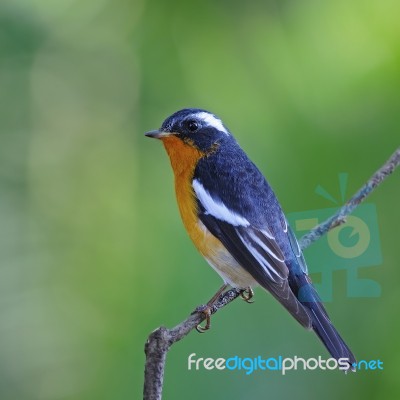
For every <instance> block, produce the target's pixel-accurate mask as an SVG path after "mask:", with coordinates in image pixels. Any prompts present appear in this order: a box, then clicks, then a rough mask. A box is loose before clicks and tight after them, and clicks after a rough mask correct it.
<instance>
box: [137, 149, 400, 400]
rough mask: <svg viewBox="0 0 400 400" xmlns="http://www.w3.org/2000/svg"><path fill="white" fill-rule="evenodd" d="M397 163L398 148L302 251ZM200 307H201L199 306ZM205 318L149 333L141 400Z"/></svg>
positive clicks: (231, 296)
mask: <svg viewBox="0 0 400 400" xmlns="http://www.w3.org/2000/svg"><path fill="white" fill-rule="evenodd" d="M399 164H400V148H398V149H397V150H396V151H395V153H394V154H393V155H392V156H391V157H390V159H389V160H388V161H387V162H386V163H385V164H384V165H383V166H382V167H381V168H380V169H379V170H378V171H376V172H375V173H374V175H372V177H371V178H370V179H369V180H368V182H367V183H366V184H365V185H364V186H363V187H362V188H361V189H360V190H359V191H358V192H357V193H356V194H355V195H354V196H353V197H352V198H351V199H350V200H349V201H348V202H347V203H346V204H345V205H344V206H343V207H342V208H340V209H339V210H338V211H337V213H335V214H334V215H333V216H332V217H330V218H328V219H327V220H326V221H324V222H323V223H321V224H320V225H318V226H316V227H315V228H313V229H312V230H311V231H310V232H309V233H307V234H306V235H304V236H303V237H302V238H301V239H300V240H299V244H300V247H301V249H302V250H304V249H305V248H307V247H308V246H310V244H312V243H313V242H315V241H316V240H318V239H319V238H320V237H321V236H323V235H325V234H326V233H327V232H329V231H330V230H331V229H333V228H335V227H337V226H339V225H341V224H343V223H345V222H346V216H348V215H349V214H350V213H352V212H353V211H354V209H355V208H356V207H357V206H358V205H359V204H360V203H361V202H362V201H363V200H364V199H365V198H366V197H367V196H368V195H369V194H370V193H371V192H372V191H373V190H374V189H375V188H376V187H377V186H378V185H379V184H380V183H381V182H382V181H383V180H384V179H385V178H386V177H387V176H388V175H390V174H391V173H392V172H393V171H394V170H395V169H396V168H397V167H398V166H399ZM241 292H242V290H240V289H231V290H228V291H227V292H225V293H223V294H222V295H221V296H220V297H219V299H218V300H217V301H216V302H215V303H214V305H213V306H212V307H211V314H215V313H216V312H217V311H218V310H220V309H221V308H223V307H225V306H226V305H228V304H229V303H230V302H231V301H233V300H235V299H236V298H237V297H238V296H239V295H240V294H241ZM198 309H201V307H198ZM204 320H205V315H204V314H203V313H202V312H197V309H196V310H195V311H194V312H193V313H192V314H191V315H190V316H189V317H188V318H187V319H186V320H184V321H183V322H181V323H180V324H179V325H177V326H175V327H174V328H172V329H168V328H165V327H160V328H157V329H156V330H155V331H154V332H152V333H151V334H150V336H149V337H148V339H147V342H146V345H145V353H146V365H145V381H144V392H143V398H144V400H161V398H162V388H163V379H164V368H165V360H166V356H167V353H168V351H169V349H170V347H171V346H172V345H173V344H174V343H175V342H178V341H179V340H181V339H183V338H184V337H185V336H186V335H188V334H189V332H191V331H192V330H193V329H194V328H195V327H196V326H197V325H198V324H200V323H201V322H202V321H204Z"/></svg>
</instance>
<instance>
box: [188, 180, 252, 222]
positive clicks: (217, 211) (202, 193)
mask: <svg viewBox="0 0 400 400" xmlns="http://www.w3.org/2000/svg"><path fill="white" fill-rule="evenodd" d="M192 185H193V189H194V192H195V193H196V196H197V198H198V199H199V201H200V202H201V204H202V205H203V207H204V208H205V210H206V213H207V214H209V215H212V216H213V217H215V218H218V219H219V220H221V221H225V222H228V223H229V224H231V225H233V226H249V225H250V222H249V221H248V220H247V219H246V218H244V217H242V216H240V215H239V214H237V213H235V212H234V211H232V210H229V208H228V207H227V206H226V205H225V204H224V203H222V202H221V201H217V200H215V199H213V198H212V196H211V195H210V193H209V192H207V190H206V189H205V188H204V186H203V185H202V184H201V183H200V182H199V181H198V180H197V179H194V180H193V183H192Z"/></svg>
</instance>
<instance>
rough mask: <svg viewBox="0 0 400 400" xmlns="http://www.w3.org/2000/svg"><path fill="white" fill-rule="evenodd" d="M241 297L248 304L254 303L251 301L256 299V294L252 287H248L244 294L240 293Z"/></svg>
mask: <svg viewBox="0 0 400 400" xmlns="http://www.w3.org/2000/svg"><path fill="white" fill-rule="evenodd" d="M240 297H241V298H242V299H243V300H244V301H245V302H246V303H249V304H251V303H254V300H251V299H252V298H253V297H254V292H253V289H252V288H251V287H248V288H246V289H244V290H243V291H242V292H240Z"/></svg>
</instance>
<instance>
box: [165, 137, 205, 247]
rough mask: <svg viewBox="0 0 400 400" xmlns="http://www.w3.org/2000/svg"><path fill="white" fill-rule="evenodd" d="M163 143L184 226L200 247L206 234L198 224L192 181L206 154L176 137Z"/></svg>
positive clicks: (169, 138)
mask: <svg viewBox="0 0 400 400" xmlns="http://www.w3.org/2000/svg"><path fill="white" fill-rule="evenodd" d="M162 141H163V144H164V147H165V149H166V151H167V153H168V156H169V158H170V160H171V165H172V170H173V171H174V176H175V193H176V199H177V202H178V206H179V211H180V213H181V217H182V221H183V224H184V225H185V228H186V229H187V231H188V233H189V236H190V237H191V239H192V240H193V242H194V243H195V245H196V247H198V246H197V244H198V243H199V240H198V239H199V236H200V235H204V232H202V229H201V228H200V227H199V223H198V217H197V209H196V207H197V205H196V199H195V194H194V191H193V186H192V180H193V175H194V170H195V168H196V165H197V163H198V161H199V160H200V159H201V158H202V157H204V156H205V154H204V153H203V152H201V151H200V150H198V149H196V148H195V147H193V146H191V145H190V144H188V143H184V142H183V141H182V140H181V139H179V138H177V137H176V136H168V137H165V138H163V139H162ZM199 250H200V249H199Z"/></svg>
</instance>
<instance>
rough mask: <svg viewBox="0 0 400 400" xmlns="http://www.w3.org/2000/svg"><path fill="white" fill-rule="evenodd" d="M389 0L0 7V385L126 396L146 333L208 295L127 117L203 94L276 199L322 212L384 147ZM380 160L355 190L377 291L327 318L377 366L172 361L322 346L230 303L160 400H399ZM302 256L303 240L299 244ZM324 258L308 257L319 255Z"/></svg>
mask: <svg viewBox="0 0 400 400" xmlns="http://www.w3.org/2000/svg"><path fill="white" fill-rule="evenodd" d="M399 15H400V3H399V2H397V1H395V0H370V1H364V0H350V1H349V0H335V1H324V2H321V1H316V0H315V1H311V0H309V1H305V0H302V1H300V0H298V1H289V0H276V1H249V2H243V1H240V2H239V1H228V0H222V1H211V0H204V1H202V2H188V1H178V0H176V1H162V0H148V1H145V0H142V1H141V0H131V1H129V0H114V1H111V0H57V1H51V0H2V1H1V3H0V180H1V187H0V399H1V400H25V399H29V400H32V399H35V400H36V399H38V400H39V399H40V400H42V399H43V400H45V399H49V400H50V399H51V400H57V399H82V400H83V399H85V400H86V399H88V400H89V399H93V400H95V399H96V400H102V399H113V400H118V399H140V398H141V393H142V380H143V379H142V377H143V364H144V353H143V346H144V342H145V340H146V337H147V335H148V334H149V332H151V331H152V330H153V329H155V328H156V327H157V326H159V325H166V326H169V327H172V326H174V325H175V324H177V323H178V322H180V321H181V320H183V319H184V318H185V317H186V316H187V315H188V314H189V313H190V311H191V310H192V309H194V307H195V306H197V305H199V304H201V303H204V302H205V301H207V300H208V299H209V298H210V297H211V295H212V294H213V293H214V291H215V290H216V289H217V287H219V285H220V283H221V282H220V278H219V277H218V276H217V274H216V273H215V272H214V271H212V269H211V268H209V267H208V266H207V265H206V263H205V261H204V260H203V259H202V258H201V257H200V256H199V255H198V254H197V252H196V250H195V249H194V247H193V245H192V244H191V243H190V241H189V239H188V237H187V235H186V233H185V232H184V229H183V227H182V224H181V221H180V218H179V215H178V211H177V207H176V204H175V199H174V190H173V183H172V173H171V169H170V167H169V161H168V159H167V156H166V155H165V152H164V150H163V148H162V146H161V143H159V142H156V141H152V140H149V139H147V138H145V137H144V136H143V132H144V131H146V130H150V129H155V128H157V127H159V126H160V124H161V122H162V120H163V119H164V118H165V117H167V116H168V115H169V114H171V113H172V112H174V111H175V110H177V109H179V108H183V107H187V106H192V107H201V108H206V109H210V110H212V111H213V112H215V113H216V114H217V115H219V116H220V117H221V118H222V119H223V120H224V122H225V123H226V125H227V126H228V127H229V128H230V129H231V130H232V131H233V132H234V134H235V136H236V137H237V139H238V141H239V142H240V143H241V145H242V147H243V148H244V149H245V150H246V152H247V153H248V154H249V155H250V157H251V158H252V159H253V160H254V161H255V162H256V164H257V165H258V166H259V167H260V169H261V170H262V171H263V172H264V173H265V174H266V176H267V177H268V179H269V181H270V183H271V184H272V186H273V187H274V189H275V191H276V193H277V194H278V197H279V199H280V201H281V203H282V205H283V207H284V209H285V210H286V211H287V212H303V211H308V210H314V209H323V208H327V207H332V204H331V203H330V202H329V201H328V200H325V199H323V198H322V197H320V196H317V195H316V194H315V193H314V190H315V187H316V186H317V185H322V186H323V187H324V188H325V189H326V190H327V191H328V192H329V193H331V194H332V196H336V197H338V195H337V194H338V182H337V176H338V173H341V172H347V173H349V184H348V190H347V193H348V195H350V194H351V193H353V192H354V191H355V190H357V189H358V188H359V186H360V185H361V184H362V183H364V181H365V180H366V179H367V178H369V176H370V175H371V174H372V172H373V171H374V170H376V169H377V168H378V167H379V166H380V165H381V164H382V163H383V162H384V161H385V160H386V159H387V158H388V157H389V156H390V154H392V153H393V151H394V150H395V149H396V147H398V145H399V137H400V135H399V125H400V112H399V107H400V24H399ZM399 183H400V177H399V171H397V173H396V174H395V175H394V176H392V177H390V178H389V179H388V180H387V181H386V182H385V183H384V184H383V185H382V186H381V187H380V188H379V189H378V190H376V192H374V193H373V194H372V196H370V198H369V201H370V202H372V203H374V204H375V205H376V207H377V216H378V221H379V234H380V240H381V246H382V248H381V251H382V257H383V261H382V264H381V265H380V266H379V267H371V268H368V269H365V270H364V269H363V276H364V277H365V278H369V279H374V280H375V281H377V282H378V283H379V284H380V286H381V288H382V295H381V297H378V298H348V297H347V295H346V280H345V271H338V272H337V273H335V274H334V278H333V285H334V292H333V301H332V302H331V303H329V304H328V305H327V307H328V311H329V312H330V315H331V317H332V319H333V321H334V322H335V325H336V326H337V327H338V329H339V331H340V332H341V333H342V335H343V336H344V337H345V339H346V341H347V342H348V344H349V345H350V347H351V348H352V350H353V351H354V353H355V354H356V356H357V357H358V358H359V359H367V360H369V359H381V360H382V361H383V362H384V370H383V371H361V372H358V373H356V374H348V375H345V374H343V373H340V372H338V371H334V372H323V371H322V372H321V371H320V372H317V371H314V372H300V371H298V372H293V373H290V374H287V375H286V376H281V375H280V374H279V373H277V372H255V373H254V374H252V375H249V376H246V375H245V374H244V373H243V372H241V371H236V372H230V371H205V370H203V371H188V370H187V357H188V355H189V354H191V353H196V354H197V355H198V356H199V357H226V358H227V357H231V356H235V355H239V356H241V357H247V356H250V357H251V356H258V355H261V356H263V357H265V358H267V357H272V356H279V355H283V356H287V357H292V356H294V355H298V356H301V357H311V356H318V355H322V356H324V357H327V356H328V354H327V353H326V351H325V349H324V348H323V347H322V345H321V344H320V343H319V341H318V339H317V338H316V337H315V335H313V334H311V333H310V332H307V331H305V330H303V329H302V328H301V327H300V326H299V325H298V324H297V323H296V322H295V321H294V320H293V319H291V317H290V316H289V315H288V313H286V312H284V310H283V309H282V307H281V306H279V304H277V303H276V302H275V301H273V299H272V298H271V296H269V295H266V294H265V293H263V292H262V291H261V290H257V291H256V302H255V303H254V304H253V305H248V304H245V303H244V302H243V301H236V302H235V303H234V304H232V305H230V306H229V307H228V308H226V309H224V310H223V311H221V312H220V313H219V314H218V315H217V316H216V317H215V318H214V319H213V329H212V330H211V331H210V332H208V333H207V334H204V335H201V336H200V335H198V334H196V333H192V334H190V335H189V336H188V337H187V338H186V339H185V340H184V341H182V342H180V343H178V344H176V345H174V347H173V348H172V350H171V351H170V353H169V355H168V360H167V368H166V374H165V388H164V389H165V391H164V394H165V399H186V398H190V399H194V400H200V399H204V398H209V399H228V398H229V399H249V398H251V399H264V398H271V399H287V398H290V397H292V398H293V397H295V398H296V399H310V398H320V397H323V398H324V399H325V400H328V399H337V398H350V397H352V398H365V399H377V398H379V399H393V398H398V397H399V396H400V380H399V378H398V376H399V373H400V367H399V363H400V345H399V341H398V337H399V329H400V322H399V318H398V307H399V302H400V292H399V289H398V288H399V283H398V282H399V280H400V269H399V261H398V240H399V235H398V226H399V211H398V204H399V199H400V185H399ZM306 257H307V252H306ZM320 262H321V263H323V260H320Z"/></svg>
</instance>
